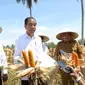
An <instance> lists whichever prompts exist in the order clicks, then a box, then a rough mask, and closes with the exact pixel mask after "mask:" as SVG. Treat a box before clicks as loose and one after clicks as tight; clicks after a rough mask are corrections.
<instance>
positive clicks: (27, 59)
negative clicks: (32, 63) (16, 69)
mask: <svg viewBox="0 0 85 85" xmlns="http://www.w3.org/2000/svg"><path fill="white" fill-rule="evenodd" d="M22 55H23V57H24V62H25V64H26V65H27V66H29V57H28V55H27V54H26V51H25V50H22Z"/></svg>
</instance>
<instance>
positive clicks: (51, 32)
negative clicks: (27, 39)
mask: <svg viewBox="0 0 85 85" xmlns="http://www.w3.org/2000/svg"><path fill="white" fill-rule="evenodd" d="M64 28H68V29H71V30H72V31H74V32H77V33H78V34H79V38H78V39H80V38H81V29H79V27H77V26H76V25H75V27H74V26H72V25H67V26H66V25H65V26H64V25H63V26H62V25H60V26H58V27H51V28H49V27H46V26H38V27H37V31H36V34H38V33H39V32H43V33H44V34H46V35H47V36H49V38H50V40H49V42H54V43H57V41H58V39H56V34H57V33H59V32H60V31H61V30H63V29H64ZM23 33H25V29H24V28H21V27H19V28H18V27H17V28H12V29H7V30H5V31H4V32H3V33H2V34H1V36H5V39H4V38H3V37H2V38H0V39H1V40H0V43H1V44H4V45H7V44H15V40H16V38H17V37H18V36H20V35H22V34H23ZM1 36H0V37H1ZM84 37H85V35H84Z"/></svg>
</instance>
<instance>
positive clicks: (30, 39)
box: [14, 17, 43, 85]
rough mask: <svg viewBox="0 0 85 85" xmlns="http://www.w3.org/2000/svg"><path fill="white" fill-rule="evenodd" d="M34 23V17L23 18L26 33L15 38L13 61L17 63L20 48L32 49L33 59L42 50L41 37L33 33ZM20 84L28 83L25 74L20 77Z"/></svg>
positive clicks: (34, 29)
mask: <svg viewBox="0 0 85 85" xmlns="http://www.w3.org/2000/svg"><path fill="white" fill-rule="evenodd" d="M36 25H37V22H36V19H35V18H33V17H27V18H26V19H25V21H24V27H25V29H26V33H25V34H24V35H22V36H20V37H19V38H18V39H17V40H16V45H15V53H14V63H18V62H17V59H18V58H21V57H22V50H26V52H28V50H29V49H32V50H33V53H34V55H35V60H36V59H37V58H38V57H39V54H41V53H42V52H43V50H42V41H41V38H40V37H39V36H36V35H34V33H35V31H36ZM21 84H22V85H29V81H28V77H27V76H25V77H23V78H21Z"/></svg>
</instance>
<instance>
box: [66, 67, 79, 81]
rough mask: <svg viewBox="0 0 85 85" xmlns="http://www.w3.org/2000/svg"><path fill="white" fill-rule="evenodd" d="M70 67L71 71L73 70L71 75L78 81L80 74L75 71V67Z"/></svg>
mask: <svg viewBox="0 0 85 85" xmlns="http://www.w3.org/2000/svg"><path fill="white" fill-rule="evenodd" d="M68 67H69V68H70V70H71V73H70V75H71V76H72V77H73V78H74V79H77V78H78V77H79V75H78V73H77V72H76V70H75V69H74V68H73V67H71V66H68Z"/></svg>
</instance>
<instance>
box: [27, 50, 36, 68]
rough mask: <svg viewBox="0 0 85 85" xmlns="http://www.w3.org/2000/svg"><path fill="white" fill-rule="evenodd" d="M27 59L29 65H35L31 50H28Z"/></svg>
mask: <svg viewBox="0 0 85 85" xmlns="http://www.w3.org/2000/svg"><path fill="white" fill-rule="evenodd" d="M28 55H29V60H30V66H31V67H35V61H34V56H33V52H32V50H28Z"/></svg>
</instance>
